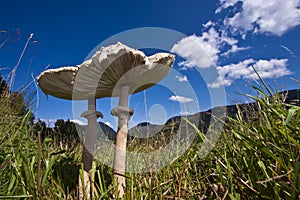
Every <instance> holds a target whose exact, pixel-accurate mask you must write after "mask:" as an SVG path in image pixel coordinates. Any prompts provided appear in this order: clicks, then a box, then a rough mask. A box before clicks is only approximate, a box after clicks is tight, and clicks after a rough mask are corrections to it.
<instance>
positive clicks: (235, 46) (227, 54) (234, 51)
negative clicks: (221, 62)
mask: <svg viewBox="0 0 300 200" xmlns="http://www.w3.org/2000/svg"><path fill="white" fill-rule="evenodd" d="M247 49H249V47H239V46H237V45H236V44H234V45H232V46H231V49H229V50H228V51H226V52H224V53H222V56H226V57H228V56H229V55H230V54H233V53H236V52H239V51H244V50H247Z"/></svg>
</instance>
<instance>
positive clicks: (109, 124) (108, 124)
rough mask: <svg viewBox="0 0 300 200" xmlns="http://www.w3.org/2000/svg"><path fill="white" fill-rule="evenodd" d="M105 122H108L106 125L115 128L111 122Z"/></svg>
mask: <svg viewBox="0 0 300 200" xmlns="http://www.w3.org/2000/svg"><path fill="white" fill-rule="evenodd" d="M104 124H106V125H107V126H109V127H110V128H113V126H112V125H111V123H110V122H105V123H104Z"/></svg>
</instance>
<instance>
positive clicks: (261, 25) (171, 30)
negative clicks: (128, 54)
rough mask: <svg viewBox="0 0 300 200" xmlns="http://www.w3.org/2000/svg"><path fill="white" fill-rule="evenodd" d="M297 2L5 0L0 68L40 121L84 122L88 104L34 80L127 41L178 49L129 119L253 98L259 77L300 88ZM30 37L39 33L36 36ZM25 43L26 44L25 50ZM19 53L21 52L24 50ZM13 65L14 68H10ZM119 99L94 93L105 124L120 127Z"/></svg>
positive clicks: (162, 117) (157, 119)
mask: <svg viewBox="0 0 300 200" xmlns="http://www.w3.org/2000/svg"><path fill="white" fill-rule="evenodd" d="M299 25H300V0H288V1H284V2H283V1H282V0H269V1H263V0H227V1H226V0H202V1H199V0H187V1H171V0H163V1H162V0H159V1H158V0H152V1H147V2H146V1H145V2H143V1H133V0H128V1H114V0H112V1H105V2H100V1H68V0H66V1H56V0H54V1H34V0H28V1H21V0H20V1H2V2H1V7H0V73H1V75H2V76H4V77H5V78H6V79H7V82H8V83H10V80H11V79H10V78H11V76H10V75H12V72H14V71H15V76H13V77H14V79H13V81H12V83H13V84H12V87H11V88H12V90H14V91H22V90H26V91H27V94H29V95H28V96H30V94H35V93H36V94H35V95H31V96H33V97H31V98H32V99H33V104H32V109H33V111H34V114H35V117H36V119H42V120H44V121H46V123H49V125H51V123H53V122H54V121H56V120H57V119H70V120H73V121H77V122H78V123H86V122H85V121H84V119H82V118H80V117H79V115H80V112H83V111H84V110H85V109H86V108H87V105H86V104H87V103H86V102H85V101H82V102H74V101H69V100H61V99H58V98H55V97H52V96H48V97H47V96H46V95H45V94H43V92H42V91H41V90H40V89H39V88H38V86H36V84H35V83H36V81H37V80H36V77H37V76H38V75H39V74H40V73H41V72H42V71H44V70H46V69H53V68H58V67H63V66H74V65H77V64H81V63H82V62H83V61H85V60H86V59H87V58H90V56H91V53H93V52H95V51H96V50H97V49H98V48H100V47H101V45H109V44H112V43H113V42H117V41H121V42H123V43H125V44H127V45H130V46H131V47H133V48H138V49H140V50H142V51H144V52H145V54H146V55H151V54H152V53H153V52H159V51H164V52H169V53H172V54H175V55H176V59H175V63H174V66H173V69H172V70H171V72H170V73H169V74H168V75H167V77H165V79H163V80H162V81H161V82H160V83H158V84H157V85H156V86H154V87H152V88H150V89H148V90H146V91H144V92H140V93H138V94H134V95H132V96H130V98H129V105H130V107H132V108H133V109H134V110H135V113H134V115H133V116H132V118H131V121H130V126H134V125H136V124H138V123H140V122H144V121H148V122H150V123H154V124H163V123H165V122H166V120H167V119H169V118H170V117H172V116H177V115H185V114H192V113H196V112H198V111H205V110H208V109H210V108H211V107H214V106H219V105H228V104H234V103H241V102H248V101H249V99H247V98H245V97H244V96H242V95H240V94H237V93H253V89H252V88H251V84H257V81H258V77H257V75H256V74H255V72H254V70H253V68H252V67H254V68H255V69H256V70H257V71H258V72H259V74H260V75H261V77H262V78H264V80H265V81H266V82H267V83H268V84H269V85H270V87H271V88H272V89H273V90H275V89H277V90H279V91H281V90H287V89H295V88H299V85H298V84H297V83H296V82H295V81H294V80H293V79H297V80H300V69H299V56H300V45H299V42H298V41H299V39H300V26H299ZM32 34H33V35H32ZM23 50H24V51H23ZM22 52H23V53H22ZM14 69H15V70H14ZM116 105H117V98H103V99H98V100H97V110H99V111H101V112H102V113H103V114H104V118H103V119H99V121H101V122H103V123H106V124H107V125H110V126H112V127H113V128H115V129H116V124H117V119H116V118H115V117H112V116H111V115H110V111H111V109H112V108H113V107H115V106H116Z"/></svg>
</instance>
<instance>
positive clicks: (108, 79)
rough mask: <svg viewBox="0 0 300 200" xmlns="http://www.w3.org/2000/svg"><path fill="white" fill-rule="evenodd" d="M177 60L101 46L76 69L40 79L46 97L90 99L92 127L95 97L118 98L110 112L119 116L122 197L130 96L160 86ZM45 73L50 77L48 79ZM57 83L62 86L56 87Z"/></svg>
mask: <svg viewBox="0 0 300 200" xmlns="http://www.w3.org/2000/svg"><path fill="white" fill-rule="evenodd" d="M174 58H175V57H174V55H171V54H168V53H157V54H154V55H152V56H149V57H147V56H146V55H145V54H144V53H143V52H142V51H139V50H136V49H132V48H130V47H127V46H126V45H124V44H122V43H117V44H115V45H110V46H108V47H102V48H101V49H100V50H99V51H97V52H96V53H95V54H94V56H93V57H92V58H91V59H90V60H87V61H85V62H83V63H82V64H81V65H78V66H77V67H76V68H68V67H67V68H62V69H61V70H59V71H60V73H50V72H47V71H46V72H44V73H42V75H40V76H39V78H38V79H39V86H40V87H41V88H42V90H43V91H44V92H45V93H46V94H50V95H53V96H56V97H59V98H64V99H73V100H83V99H88V100H89V109H88V111H86V112H85V114H84V115H86V114H87V116H90V113H93V114H92V115H91V116H93V117H94V118H93V119H89V127H92V126H93V125H92V124H90V121H91V123H96V121H95V119H97V118H96V116H97V113H96V111H95V109H94V105H95V103H94V100H95V98H102V97H119V105H118V107H117V108H113V109H112V111H111V114H112V115H114V116H117V117H118V133H117V139H116V146H115V157H114V176H115V177H116V179H117V181H118V191H119V197H122V196H123V195H124V191H125V187H126V186H125V170H126V142H127V134H128V120H129V118H130V116H131V115H132V114H133V112H134V111H133V109H131V108H129V106H128V96H129V95H130V94H134V93H137V92H140V91H143V90H145V89H147V88H149V87H151V86H153V85H155V84H156V83H158V82H159V81H160V80H161V79H162V78H164V77H165V76H166V75H167V74H168V72H169V70H170V68H171V67H172V65H173V63H174ZM66 71H69V72H70V73H66ZM46 74H48V75H47V76H45V75H46ZM71 74H73V76H72V75H71ZM46 77H47V78H46ZM58 84H61V85H60V86H57V85H58ZM50 85H51V86H50ZM70 95H72V97H71V96H70ZM92 107H93V108H92ZM87 132H88V133H89V131H87ZM92 149H93V148H92Z"/></svg>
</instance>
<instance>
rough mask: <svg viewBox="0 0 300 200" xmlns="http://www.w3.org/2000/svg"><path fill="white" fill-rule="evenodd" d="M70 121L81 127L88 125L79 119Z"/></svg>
mask: <svg viewBox="0 0 300 200" xmlns="http://www.w3.org/2000/svg"><path fill="white" fill-rule="evenodd" d="M70 121H71V122H73V123H75V124H78V125H81V126H83V125H87V123H86V122H83V121H81V120H79V119H71V120H70Z"/></svg>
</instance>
